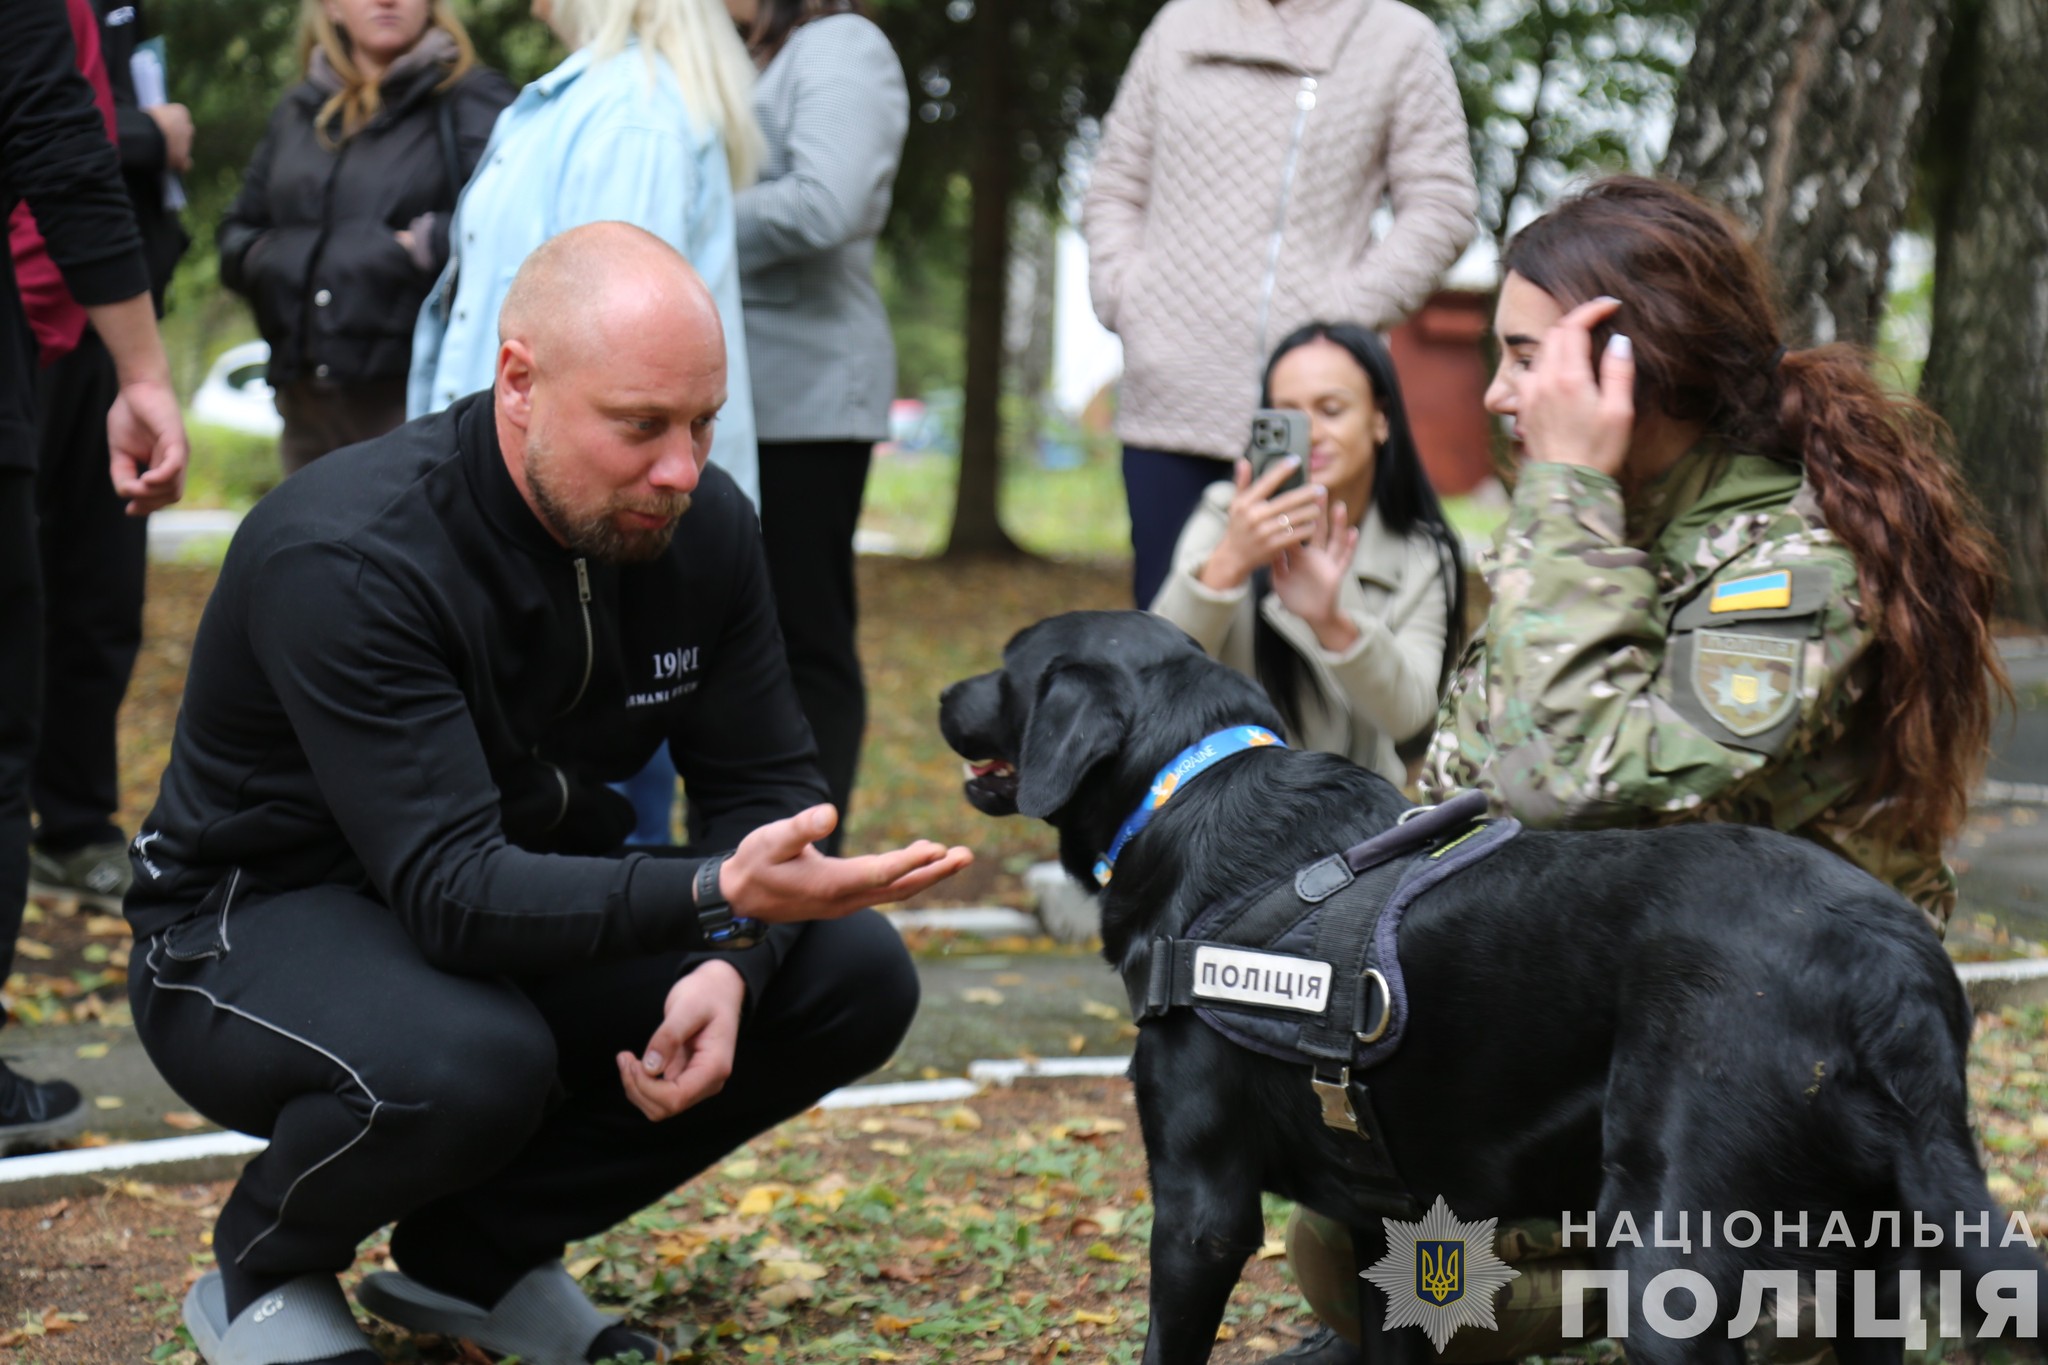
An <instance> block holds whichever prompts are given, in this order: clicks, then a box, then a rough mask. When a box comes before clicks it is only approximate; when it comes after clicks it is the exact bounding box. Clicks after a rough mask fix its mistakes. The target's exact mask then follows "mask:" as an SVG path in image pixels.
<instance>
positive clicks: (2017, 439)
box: [1920, 0, 2048, 626]
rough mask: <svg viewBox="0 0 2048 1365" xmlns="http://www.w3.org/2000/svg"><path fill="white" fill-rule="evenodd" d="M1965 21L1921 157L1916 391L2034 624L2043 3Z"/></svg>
mask: <svg viewBox="0 0 2048 1365" xmlns="http://www.w3.org/2000/svg"><path fill="white" fill-rule="evenodd" d="M1972 17H1973V18H1974V22H1973V23H1972V24H1971V25H1969V30H1970V31H1968V32H1965V33H1963V34H1959V39H1960V40H1961V41H1960V42H1959V47H1958V50H1957V52H1956V54H1955V57H1954V59H1953V60H1952V61H1951V62H1950V63H1949V70H1948V72H1947V73H1946V74H1945V76H1944V78H1943V84H1944V100H1943V104H1944V112H1945V117H1944V119H1943V121H1942V123H1941V124H1939V125H1937V136H1939V137H1940V138H1941V139H1942V144H1941V145H1939V146H1936V147H1932V148H1930V149H1929V150H1930V156H1931V157H1932V158H1933V159H1934V160H1935V161H1936V164H1937V167H1938V168H1939V170H1940V171H1942V172H1944V174H1941V175H1940V176H1939V178H1940V180H1941V181H1942V182H1943V184H1944V187H1945V188H1944V190H1943V191H1941V192H1940V193H1939V194H1938V197H1937V201H1936V203H1935V204H1934V217H1935V251H1936V254H1935V273H1934V329H1933V335H1932V337H1931V338H1930V341H1929V345H1928V354H1927V367H1926V369H1925V370H1923V371H1922V372H1921V378H1920V385H1921V395H1922V397H1924V398H1926V399H1927V401H1928V402H1929V403H1930V404H1932V405H1933V406H1934V408H1935V410H1936V411H1938V412H1940V413H1941V414H1942V415H1943V416H1944V417H1946V418H1947V419H1948V421H1949V424H1950V425H1951V426H1953V427H1954V428H1955V433H1956V443H1957V447H1958V450H1959V451H1960V454H1961V457H1962V467H1963V472H1964V475H1965V477H1966V478H1967V480H1968V482H1969V484H1970V486H1971V488H1972V490H1973V491H1974V492H1975V493H1976V495H1977V497H1978V498H1979V499H1980V500H1981V501H1982V502H1983V504H1984V507H1985V509H1986V511H1987V512H1988V513H1989V514H1990V521H1991V525H1992V528H1993V531H1994V533H1995V534H1996V535H1997V537H1998V540H1999V543H2000V544H2001V545H2002V546H2003V547H2004V548H2005V553H2006V571H2007V573H2008V574H2009V575H2010V586H2009V588H2008V590H2007V593H2006V600H2005V604H2004V606H2005V610H2006V611H2007V612H2008V613H2009V614H2011V615H2013V616H2015V617H2018V618H2019V619H2021V620H2023V621H2026V622H2029V623H2030V624H2032V625H2035V626H2048V4H2043V2H2042V0H1979V3H1978V4H1977V6H1976V7H1975V12H1974V14H1973V16H1972ZM1950 113H1953V115H1954V117H1953V120H1952V121H1951V119H1950V118H1949V117H1947V115H1948V114H1950Z"/></svg>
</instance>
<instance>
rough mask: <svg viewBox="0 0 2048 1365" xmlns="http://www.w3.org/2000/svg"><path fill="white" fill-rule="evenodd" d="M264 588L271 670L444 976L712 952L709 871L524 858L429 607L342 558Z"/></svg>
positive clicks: (280, 574) (317, 770) (691, 863)
mask: <svg viewBox="0 0 2048 1365" xmlns="http://www.w3.org/2000/svg"><path fill="white" fill-rule="evenodd" d="M252 578H253V587H252V588H251V590H250V598H249V604H248V608H247V611H248V617H247V631H248V636H249V640H250V644H251V648H252V649H253V650H254V652H255V655H256V658H257V662H258V665H259V666H260V667H261V668H262V670H263V673H264V675H265V678H266V679H267V680H268V682H269V683H270V686H271V687H272V689H273V690H274V691H275V692H276V694H277V696H278V698H279V700H280V702H281V703H282V705H283V707H284V710H285V713H286V715H287V716H288V718H289V719H290V721H291V725H292V730H293V732H294V734H295V735H296V736H297V738H298V742H299V744H300V746H301V748H302V749H303V750H304V751H305V754H306V758H307V760H308V763H309V765H310V767H311V769H312V772H313V776H314V779H315V781H317V782H318V784H319V787H320V792H321V795H322V797H323V798H324V799H325V800H326V802H327V805H328V807H329V809H330V810H331V811H332V812H333V815H334V818H335V821H336V822H337V823H338V824H339V825H340V827H341V830H342V833H343V835H344V836H345V837H346V838H347V839H348V842H349V846H350V847H351V849H353V850H354V852H355V855H356V857H357V858H358V859H359V860H360V861H361V862H362V865H363V867H364V868H365V870H366V871H367V872H368V874H369V876H370V879H371V881H372V882H373V883H374V884H375V885H376V888H377V891H378V893H379V894H380V895H381V896H382V898H383V899H384V900H385V902H386V903H387V904H389V905H390V906H391V907H392V909H393V910H394V911H396V912H397V914H398V916H399V918H400V919H401V920H402V921H403V923H404V924H405V926H406V928H407V930H408V932H409V933H410V934H411V935H412V937H413V940H414V941H415V942H416V943H418V944H419V946H420V949H421V951H422V952H423V953H424V954H425V955H426V957H427V959H428V960H429V961H431V962H433V963H434V964H435V965H436V966H439V967H443V968H446V969H448V970H451V971H463V972H475V973H505V974H513V975H516V974H521V973H527V972H536V971H543V970H552V969H556V968H559V967H560V966H561V965H562V964H563V963H565V962H577V961H587V960H591V959H595V958H600V957H618V956H629V955H637V954H644V953H651V952H658V951H662V950H666V949H675V948H685V949H686V948H690V947H693V946H695V945H696V944H697V943H698V942H699V940H700V935H699V933H698V930H697V921H696V916H695V915H694V914H693V913H692V910H691V904H690V878H691V877H692V875H693V874H694V873H695V871H696V868H697V861H698V860H696V859H694V858H668V859H656V858H649V857H646V856H644V855H637V854H629V855H627V856H625V857H618V858H581V857H569V856H565V855H559V854H542V853H531V852H528V851H526V850H524V849H521V848H518V847H516V846H515V845H513V844H511V843H509V842H507V840H506V839H505V836H504V831H503V828H502V826H501V823H500V819H499V813H498V792H497V788H496V786H495V785H494V784H493V782H492V780H491V774H490V771H489V767H488V765H487V763H486V761H485V758H484V753H483V746H482V744H481V742H480V741H479V739H478V737H477V733H476V728H475V725H474V723H473V722H472V720H471V717H470V710H469V702H468V699H467V697H466V696H465V695H464V694H463V691H462V688H461V685H460V682H459V680H458V679H457V677H456V675H455V672H454V670H453V669H452V668H451V667H450V665H449V663H448V661H447V659H446V658H445V657H444V656H443V654H442V651H441V649H440V647H439V644H438V638H437V633H436V631H435V630H434V628H433V620H432V616H431V614H430V612H429V611H428V609H427V608H426V607H425V606H424V605H422V604H421V603H419V602H417V601H416V600H414V599H413V598H412V597H411V596H410V595H409V594H407V593H406V592H405V591H404V590H403V589H402V588H401V587H400V586H399V585H398V584H396V583H394V582H393V581H392V580H391V579H390V578H389V577H388V576H386V575H385V574H384V573H382V572H381V571H380V570H378V569H377V568H376V567H375V566H374V565H372V564H370V563H368V562H367V561H365V560H363V559H362V558H360V557H359V556H357V555H356V554H355V553H354V552H353V551H351V550H349V549H347V548H345V547H342V546H337V545H334V544H332V543H325V542H316V543H308V544H302V545H296V546H292V547H289V548H286V549H284V550H281V551H279V552H278V553H276V554H274V555H272V556H270V558H269V559H268V560H267V561H266V562H265V563H264V564H263V566H262V568H261V571H260V572H258V573H256V574H254V575H252Z"/></svg>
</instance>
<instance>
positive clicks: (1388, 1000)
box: [1351, 967, 1394, 1043]
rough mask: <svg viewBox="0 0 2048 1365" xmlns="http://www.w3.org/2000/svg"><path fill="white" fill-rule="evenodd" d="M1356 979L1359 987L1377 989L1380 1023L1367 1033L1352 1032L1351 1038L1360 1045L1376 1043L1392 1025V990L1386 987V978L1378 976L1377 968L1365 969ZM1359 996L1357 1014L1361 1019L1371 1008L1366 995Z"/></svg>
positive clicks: (1363, 993)
mask: <svg viewBox="0 0 2048 1365" xmlns="http://www.w3.org/2000/svg"><path fill="white" fill-rule="evenodd" d="M1358 979H1359V982H1360V983H1361V985H1363V986H1377V987H1379V991H1380V1002H1381V1004H1380V1021H1379V1022H1378V1023H1377V1024H1374V1025H1373V1026H1372V1028H1371V1029H1370V1030H1369V1031H1365V1032H1360V1031H1357V1030H1353V1032H1352V1034H1351V1036H1352V1037H1354V1038H1356V1039H1357V1040H1358V1041H1359V1042H1361V1043H1377V1042H1378V1041H1379V1040H1380V1039H1382V1038H1384V1037H1386V1036H1387V1030H1388V1029H1390V1028H1392V1027H1393V1025H1394V992H1393V989H1392V988H1391V987H1389V986H1388V985H1387V979H1386V977H1384V976H1382V975H1380V969H1379V968H1377V967H1367V968H1366V969H1365V970H1364V971H1362V972H1360V973H1359V974H1358ZM1360 994H1361V998H1360V1000H1359V1002H1358V1014H1359V1018H1361V1019H1363V1018H1364V1017H1365V1013H1366V1011H1367V1010H1368V1009H1370V1008H1371V1005H1370V1003H1369V996H1368V995H1367V993H1366V992H1364V991H1361V993H1360Z"/></svg>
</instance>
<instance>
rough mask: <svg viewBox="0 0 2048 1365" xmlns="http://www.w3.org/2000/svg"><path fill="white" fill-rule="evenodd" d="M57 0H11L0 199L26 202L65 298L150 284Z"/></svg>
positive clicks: (115, 293) (2, 60) (120, 292)
mask: <svg viewBox="0 0 2048 1365" xmlns="http://www.w3.org/2000/svg"><path fill="white" fill-rule="evenodd" d="M77 61H78V53H77V48H76V46H75V45H74V44H73V43H72V41H71V25H70V21H69V18H68V17H67V15H66V13H65V9H64V4H63V0H11V3H10V4H9V5H8V8H7V41H6V42H4V43H0V201H5V203H4V204H0V206H5V204H11V203H12V202H13V201H14V200H16V199H20V200H25V201H26V202H27V203H28V206H29V208H30V209H31V210H33V211H34V213H35V216H36V223H37V225H38V227H40V228H41V230H42V234H43V240H44V241H45V242H46V243H47V244H48V245H49V251H50V259H51V260H53V261H55V262H56V263H57V268H58V269H59V270H61V271H62V272H63V274H64V283H65V285H66V287H68V288H69V289H70V291H71V296H72V297H73V298H75V299H77V300H78V301H79V302H80V303H82V304H84V305H86V306H87V307H91V306H93V305H95V304H102V303H117V302H119V301H121V300H122V299H129V298H133V297H135V296H136V295H137V294H145V293H148V292H149V270H148V268H147V267H146V266H145V265H144V264H143V260H142V239H141V237H140V235H139V234H138V233H137V232H136V229H135V215H134V213H133V212H132V211H131V210H130V209H129V207H128V193H127V190H126V189H125V188H124V187H123V186H122V183H121V163H120V158H119V157H118V156H117V155H116V154H115V152H114V145H113V143H112V142H110V141H109V140H108V139H107V130H106V125H105V124H104V123H103V122H102V121H101V118H100V112H99V110H98V109H97V108H96V107H95V106H94V104H93V96H92V87H90V86H88V85H87V84H86V83H85V77H83V76H81V75H79V74H78V70H77Z"/></svg>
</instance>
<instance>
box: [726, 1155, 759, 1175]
mask: <svg viewBox="0 0 2048 1365" xmlns="http://www.w3.org/2000/svg"><path fill="white" fill-rule="evenodd" d="M718 1169H719V1173H720V1174H722V1175H728V1176H731V1177H732V1178H733V1179H734V1180H752V1179H753V1178H754V1176H755V1175H756V1174H758V1173H759V1172H760V1169H761V1163H760V1162H758V1161H756V1160H754V1158H752V1157H750V1156H742V1157H735V1158H734V1159H733V1160H731V1161H728V1162H726V1163H725V1164H724V1165H723V1166H720V1167H719V1168H718Z"/></svg>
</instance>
